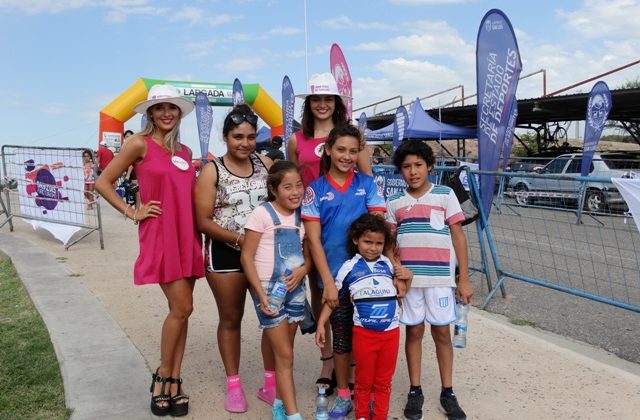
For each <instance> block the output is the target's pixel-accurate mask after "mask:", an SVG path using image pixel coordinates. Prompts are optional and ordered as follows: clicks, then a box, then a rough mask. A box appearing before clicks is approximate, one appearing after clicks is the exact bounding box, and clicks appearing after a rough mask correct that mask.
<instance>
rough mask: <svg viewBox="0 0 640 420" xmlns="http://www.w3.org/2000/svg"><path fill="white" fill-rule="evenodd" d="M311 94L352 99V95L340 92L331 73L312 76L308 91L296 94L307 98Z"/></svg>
mask: <svg viewBox="0 0 640 420" xmlns="http://www.w3.org/2000/svg"><path fill="white" fill-rule="evenodd" d="M310 95H336V96H339V97H341V98H342V99H351V96H347V95H341V94H340V92H338V84H337V83H336V79H334V77H333V74H331V73H318V74H314V75H313V76H311V79H309V86H308V89H307V93H302V94H300V95H296V98H303V99H304V98H306V97H307V96H310Z"/></svg>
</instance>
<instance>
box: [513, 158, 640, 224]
mask: <svg viewBox="0 0 640 420" xmlns="http://www.w3.org/2000/svg"><path fill="white" fill-rule="evenodd" d="M581 167H582V154H581V153H570V154H564V155H560V156H558V157H557V158H555V159H553V160H552V161H551V162H549V163H548V164H547V165H545V166H544V167H543V168H541V169H540V170H537V171H536V172H537V173H540V174H554V175H567V176H568V178H566V179H551V178H544V177H539V178H533V177H526V176H516V177H512V178H511V179H510V180H509V183H508V191H509V192H510V193H511V194H512V195H513V196H514V197H515V200H516V202H517V203H518V204H521V205H523V204H527V203H530V202H532V201H537V200H540V201H556V202H557V201H560V202H562V203H563V204H567V203H568V202H571V203H575V202H576V201H577V199H578V198H579V197H578V189H579V187H580V183H579V182H577V181H575V180H573V179H571V178H575V177H578V176H579V175H580V170H581ZM638 169H640V156H638V155H636V154H626V153H595V154H594V156H593V160H592V161H591V166H590V168H589V176H591V177H598V178H612V177H621V178H629V177H630V176H631V171H633V170H638ZM586 187H587V191H586V196H585V202H584V207H585V209H586V210H588V211H590V212H601V211H604V210H606V209H614V208H617V209H622V210H626V203H625V202H624V199H623V198H622V196H621V195H620V193H619V192H618V190H617V189H616V188H615V187H614V186H613V184H611V183H608V182H589V183H587V186H586Z"/></svg>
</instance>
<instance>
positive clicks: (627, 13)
mask: <svg viewBox="0 0 640 420" xmlns="http://www.w3.org/2000/svg"><path fill="white" fill-rule="evenodd" d="M556 13H557V15H558V16H559V17H561V18H564V19H566V22H567V25H568V27H569V28H570V29H571V30H573V31H575V32H577V33H578V34H580V35H581V36H585V37H588V38H600V39H602V38H604V37H609V36H621V37H624V38H633V39H638V38H640V36H639V35H638V32H637V31H635V30H633V28H635V27H636V26H637V21H638V16H640V2H639V1H637V0H586V1H585V2H584V5H583V7H581V8H579V9H577V10H575V11H570V12H568V11H564V10H558V11H557V12H556Z"/></svg>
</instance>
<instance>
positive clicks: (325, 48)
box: [287, 45, 331, 58]
mask: <svg viewBox="0 0 640 420" xmlns="http://www.w3.org/2000/svg"><path fill="white" fill-rule="evenodd" d="M330 50H331V46H330V45H319V46H317V47H315V48H314V49H312V50H311V51H309V52H308V54H307V55H308V56H309V57H312V56H313V57H315V56H319V55H326V54H329V51H330ZM304 56H305V53H304V50H292V51H290V52H289V53H287V57H293V58H299V57H304Z"/></svg>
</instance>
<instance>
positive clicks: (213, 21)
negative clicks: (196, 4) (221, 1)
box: [206, 14, 242, 26]
mask: <svg viewBox="0 0 640 420" xmlns="http://www.w3.org/2000/svg"><path fill="white" fill-rule="evenodd" d="M240 19H242V17H240V16H232V15H225V14H223V15H215V16H212V17H208V18H207V19H206V22H207V24H208V25H209V26H219V25H224V24H226V23H231V22H235V21H237V20H240Z"/></svg>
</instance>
